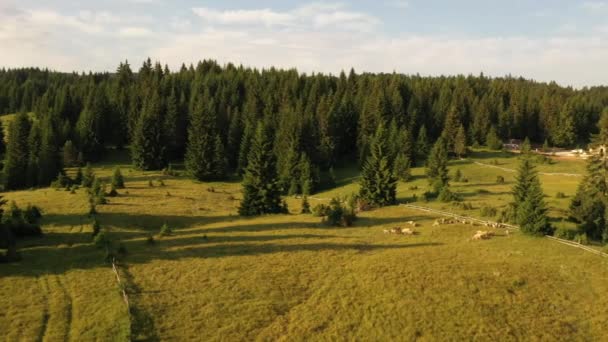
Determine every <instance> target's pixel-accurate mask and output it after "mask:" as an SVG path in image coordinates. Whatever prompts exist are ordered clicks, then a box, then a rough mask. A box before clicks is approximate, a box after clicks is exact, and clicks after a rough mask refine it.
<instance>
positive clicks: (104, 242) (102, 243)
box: [93, 231, 111, 248]
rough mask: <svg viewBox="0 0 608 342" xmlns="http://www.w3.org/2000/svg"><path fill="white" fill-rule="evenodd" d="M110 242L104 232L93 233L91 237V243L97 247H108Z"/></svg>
mask: <svg viewBox="0 0 608 342" xmlns="http://www.w3.org/2000/svg"><path fill="white" fill-rule="evenodd" d="M110 244H111V241H110V238H109V237H108V236H107V234H106V232H103V231H102V232H99V234H97V235H95V237H94V238H93V245H95V247H97V248H108V247H109V246H110Z"/></svg>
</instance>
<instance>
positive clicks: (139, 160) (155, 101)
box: [131, 92, 213, 170]
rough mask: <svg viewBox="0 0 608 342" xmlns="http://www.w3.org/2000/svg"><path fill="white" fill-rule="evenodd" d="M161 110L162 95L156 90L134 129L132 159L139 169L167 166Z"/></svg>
mask: <svg viewBox="0 0 608 342" xmlns="http://www.w3.org/2000/svg"><path fill="white" fill-rule="evenodd" d="M161 111H162V106H161V103H160V97H159V95H158V93H156V92H154V93H153V94H152V96H151V97H150V98H149V99H148V100H147V101H146V105H145V106H144V108H143V110H142V113H141V115H140V116H139V119H138V120H137V124H136V125H135V128H134V131H133V137H132V141H131V159H132V160H133V165H135V167H136V168H138V169H141V170H160V169H162V168H164V167H165V166H167V146H166V141H165V135H164V132H163V120H162V112H161ZM212 146H213V145H212Z"/></svg>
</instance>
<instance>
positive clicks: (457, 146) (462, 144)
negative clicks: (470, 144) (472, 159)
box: [454, 125, 467, 157]
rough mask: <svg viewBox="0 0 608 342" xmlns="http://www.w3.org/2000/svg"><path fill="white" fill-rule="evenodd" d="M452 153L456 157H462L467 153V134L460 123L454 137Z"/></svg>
mask: <svg viewBox="0 0 608 342" xmlns="http://www.w3.org/2000/svg"><path fill="white" fill-rule="evenodd" d="M454 153H455V154H456V155H457V156H458V157H463V156H466V155H467V136H466V133H465V131H464V126H463V125H460V127H458V131H457V133H456V138H455V139H454Z"/></svg>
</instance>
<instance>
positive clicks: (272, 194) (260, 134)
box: [239, 123, 285, 216]
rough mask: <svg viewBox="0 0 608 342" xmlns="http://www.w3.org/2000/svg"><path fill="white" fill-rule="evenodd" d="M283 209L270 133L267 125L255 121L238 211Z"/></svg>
mask: <svg viewBox="0 0 608 342" xmlns="http://www.w3.org/2000/svg"><path fill="white" fill-rule="evenodd" d="M284 211H285V208H284V207H283V205H282V202H281V187H280V185H279V179H278V175H277V169H276V160H275V156H274V153H273V148H272V137H271V134H270V132H269V129H268V128H267V127H266V126H265V125H264V124H263V123H259V124H258V127H257V129H256V131H255V135H254V138H253V141H252V144H251V149H250V151H249V158H248V161H247V167H246V169H245V177H244V179H243V200H242V201H241V205H240V207H239V214H240V215H242V216H255V215H262V214H276V213H281V212H284Z"/></svg>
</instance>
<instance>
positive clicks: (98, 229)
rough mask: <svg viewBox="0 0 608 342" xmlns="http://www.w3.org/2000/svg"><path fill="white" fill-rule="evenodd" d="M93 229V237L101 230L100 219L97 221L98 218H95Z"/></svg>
mask: <svg viewBox="0 0 608 342" xmlns="http://www.w3.org/2000/svg"><path fill="white" fill-rule="evenodd" d="M91 229H92V230H93V233H92V234H91V235H93V237H95V236H97V235H98V234H99V232H101V225H100V224H99V221H97V218H94V219H93V224H92V226H91Z"/></svg>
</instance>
